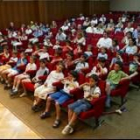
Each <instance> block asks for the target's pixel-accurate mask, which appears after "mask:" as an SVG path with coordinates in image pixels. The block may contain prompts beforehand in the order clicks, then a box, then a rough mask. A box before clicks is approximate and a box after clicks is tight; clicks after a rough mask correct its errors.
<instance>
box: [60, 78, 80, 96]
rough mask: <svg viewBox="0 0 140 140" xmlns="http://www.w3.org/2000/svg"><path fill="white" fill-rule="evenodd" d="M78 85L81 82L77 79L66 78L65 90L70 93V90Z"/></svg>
mask: <svg viewBox="0 0 140 140" xmlns="http://www.w3.org/2000/svg"><path fill="white" fill-rule="evenodd" d="M78 86H79V83H78V82H77V81H69V80H65V81H64V88H63V91H65V92H66V93H69V92H70V90H72V89H74V88H76V87H78Z"/></svg>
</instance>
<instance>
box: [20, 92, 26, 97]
mask: <svg viewBox="0 0 140 140" xmlns="http://www.w3.org/2000/svg"><path fill="white" fill-rule="evenodd" d="M26 95H27V93H25V92H23V93H22V94H21V95H20V96H19V97H24V96H26Z"/></svg>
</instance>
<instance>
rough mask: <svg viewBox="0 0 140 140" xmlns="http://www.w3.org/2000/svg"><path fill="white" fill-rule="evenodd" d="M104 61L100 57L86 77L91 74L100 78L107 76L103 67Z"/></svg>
mask: <svg viewBox="0 0 140 140" xmlns="http://www.w3.org/2000/svg"><path fill="white" fill-rule="evenodd" d="M105 63H106V59H105V58H104V57H100V58H99V59H98V63H97V64H96V65H95V66H94V67H93V68H92V70H91V72H89V73H87V74H86V77H90V76H91V75H92V74H96V75H97V76H102V75H105V74H107V72H108V69H107V68H106V67H105Z"/></svg>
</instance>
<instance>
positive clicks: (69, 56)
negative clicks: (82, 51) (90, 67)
mask: <svg viewBox="0 0 140 140" xmlns="http://www.w3.org/2000/svg"><path fill="white" fill-rule="evenodd" d="M66 56H67V59H69V60H72V59H73V53H72V52H68V53H67V54H66Z"/></svg>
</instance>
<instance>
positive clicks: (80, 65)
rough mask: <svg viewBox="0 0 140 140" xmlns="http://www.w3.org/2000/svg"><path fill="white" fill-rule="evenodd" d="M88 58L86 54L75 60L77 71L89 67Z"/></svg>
mask: <svg viewBox="0 0 140 140" xmlns="http://www.w3.org/2000/svg"><path fill="white" fill-rule="evenodd" d="M86 59H87V56H86V55H81V57H80V58H78V59H76V60H74V63H75V64H76V66H75V71H77V72H81V71H82V70H84V69H88V68H89V64H88V63H87V62H86Z"/></svg>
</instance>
